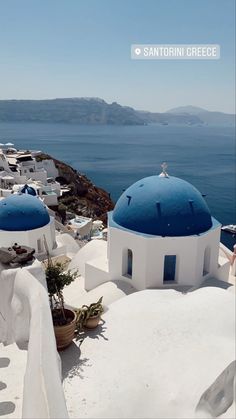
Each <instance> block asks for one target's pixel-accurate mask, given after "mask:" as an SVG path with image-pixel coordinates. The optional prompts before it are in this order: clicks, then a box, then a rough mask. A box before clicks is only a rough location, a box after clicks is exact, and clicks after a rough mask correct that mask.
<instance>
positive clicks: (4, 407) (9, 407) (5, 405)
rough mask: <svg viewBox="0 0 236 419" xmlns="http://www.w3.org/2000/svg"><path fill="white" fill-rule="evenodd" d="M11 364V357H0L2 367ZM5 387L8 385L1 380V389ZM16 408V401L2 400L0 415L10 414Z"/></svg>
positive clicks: (0, 366)
mask: <svg viewBox="0 0 236 419" xmlns="http://www.w3.org/2000/svg"><path fill="white" fill-rule="evenodd" d="M9 364H10V359H9V358H0V368H7V367H8V365H9ZM5 388H7V385H6V384H5V383H3V382H2V381H0V391H1V390H4V389H5ZM15 408H16V405H15V403H12V402H9V401H7V402H0V416H4V417H5V416H6V415H10V414H11V413H13V412H14V410H15Z"/></svg>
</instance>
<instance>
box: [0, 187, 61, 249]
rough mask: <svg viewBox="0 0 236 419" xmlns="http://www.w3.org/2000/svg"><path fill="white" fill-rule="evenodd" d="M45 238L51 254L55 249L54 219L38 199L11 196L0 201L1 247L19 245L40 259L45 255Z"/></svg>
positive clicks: (28, 195) (29, 196)
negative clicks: (30, 248) (32, 251)
mask: <svg viewBox="0 0 236 419" xmlns="http://www.w3.org/2000/svg"><path fill="white" fill-rule="evenodd" d="M44 237H45V238H46V241H47V245H48V248H49V251H51V250H52V249H53V248H54V247H55V224H54V218H53V217H50V216H49V214H48V211H47V207H46V206H45V205H44V203H43V202H42V201H41V200H40V199H39V198H38V197H37V196H33V195H31V194H29V193H28V194H25V193H23V194H12V195H10V196H9V197H7V198H6V199H2V200H1V201H0V247H2V246H3V247H11V246H13V245H14V243H18V244H20V245H25V246H29V247H32V248H34V249H35V254H36V255H40V254H43V253H45V248H44Z"/></svg>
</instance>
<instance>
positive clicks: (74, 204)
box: [36, 153, 114, 224]
mask: <svg viewBox="0 0 236 419" xmlns="http://www.w3.org/2000/svg"><path fill="white" fill-rule="evenodd" d="M36 159H37V160H38V161H40V160H43V159H53V160H54V163H55V165H56V167H57V169H58V172H59V177H58V178H57V180H58V181H59V182H60V183H61V184H63V185H68V186H69V188H70V192H67V193H66V194H64V195H63V196H62V197H60V198H59V202H60V203H59V207H58V213H59V214H60V216H61V218H62V220H63V218H64V217H65V211H71V212H73V213H75V214H77V215H83V216H85V217H91V218H93V219H97V218H98V219H100V220H102V221H103V222H104V224H106V222H107V212H108V211H111V210H112V209H113V207H114V204H113V202H112V200H111V198H110V196H109V194H108V193H107V192H106V191H104V190H103V189H101V188H99V187H97V186H95V185H94V184H93V183H92V182H91V181H90V180H89V179H88V178H87V177H86V176H85V175H83V174H81V173H79V172H77V171H76V170H75V169H73V168H72V167H71V166H69V165H68V164H65V163H64V162H62V161H60V160H57V159H54V158H53V157H51V156H49V155H48V154H44V153H41V154H39V155H37V157H36Z"/></svg>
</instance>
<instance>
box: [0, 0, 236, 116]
mask: <svg viewBox="0 0 236 419" xmlns="http://www.w3.org/2000/svg"><path fill="white" fill-rule="evenodd" d="M234 6H235V1H234V0H40V1H39V0H0V31H1V37H0V51H1V56H0V83H1V87H0V99H22V98H24V99H41V98H55V97H77V96H78V97H80V96H95V97H101V98H103V99H105V100H106V101H108V102H112V101H117V102H119V103H121V104H123V105H129V106H133V107H135V108H137V109H146V110H151V111H157V112H158V111H161V112H162V111H165V110H167V109H169V108H172V107H176V106H182V105H188V104H192V105H196V106H202V107H205V108H207V109H209V110H221V111H224V112H231V113H232V112H234V109H235V108H234V106H235V105H234V88H235V87H234V79H235V57H234V48H235V45H234V34H235V18H234ZM138 43H143V44H145V43H146V44H148V43H154V44H155V43H156V44H161V43H162V44H170V43H175V44H177V43H183V44H186V43H187V44H188V43H190V44H191V43H192V44H195V43H199V44H203V43H214V44H220V46H221V59H220V60H212V61H204V60H202V61H200V60H198V61H196V60H195V61H194V60H190V61H180V60H177V61H176V60H175V61H169V60H166V61H160V60H159V61H158V60H156V61H153V60H152V61H137V60H131V59H130V45H131V44H138Z"/></svg>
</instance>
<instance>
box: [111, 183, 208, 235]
mask: <svg viewBox="0 0 236 419" xmlns="http://www.w3.org/2000/svg"><path fill="white" fill-rule="evenodd" d="M112 218H113V221H114V222H115V223H116V224H118V225H120V226H122V227H125V228H127V229H129V230H132V231H135V232H139V233H144V234H151V235H156V236H171V237H175V236H190V235H193V234H200V233H203V232H204V231H207V230H209V229H210V228H211V227H212V219H211V214H210V211H209V208H208V206H207V204H206V202H205V200H204V199H203V197H202V195H201V193H200V192H199V191H198V190H197V189H196V188H195V187H194V186H192V185H191V184H190V183H188V182H186V181H184V180H182V179H179V178H176V177H173V176H171V177H160V176H150V177H147V178H144V179H141V180H139V181H138V182H136V183H134V184H133V185H132V186H130V187H129V188H128V189H127V190H126V191H125V192H124V193H123V194H122V195H121V197H120V198H119V199H118V201H117V203H116V205H115V208H114V211H113V214H112Z"/></svg>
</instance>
